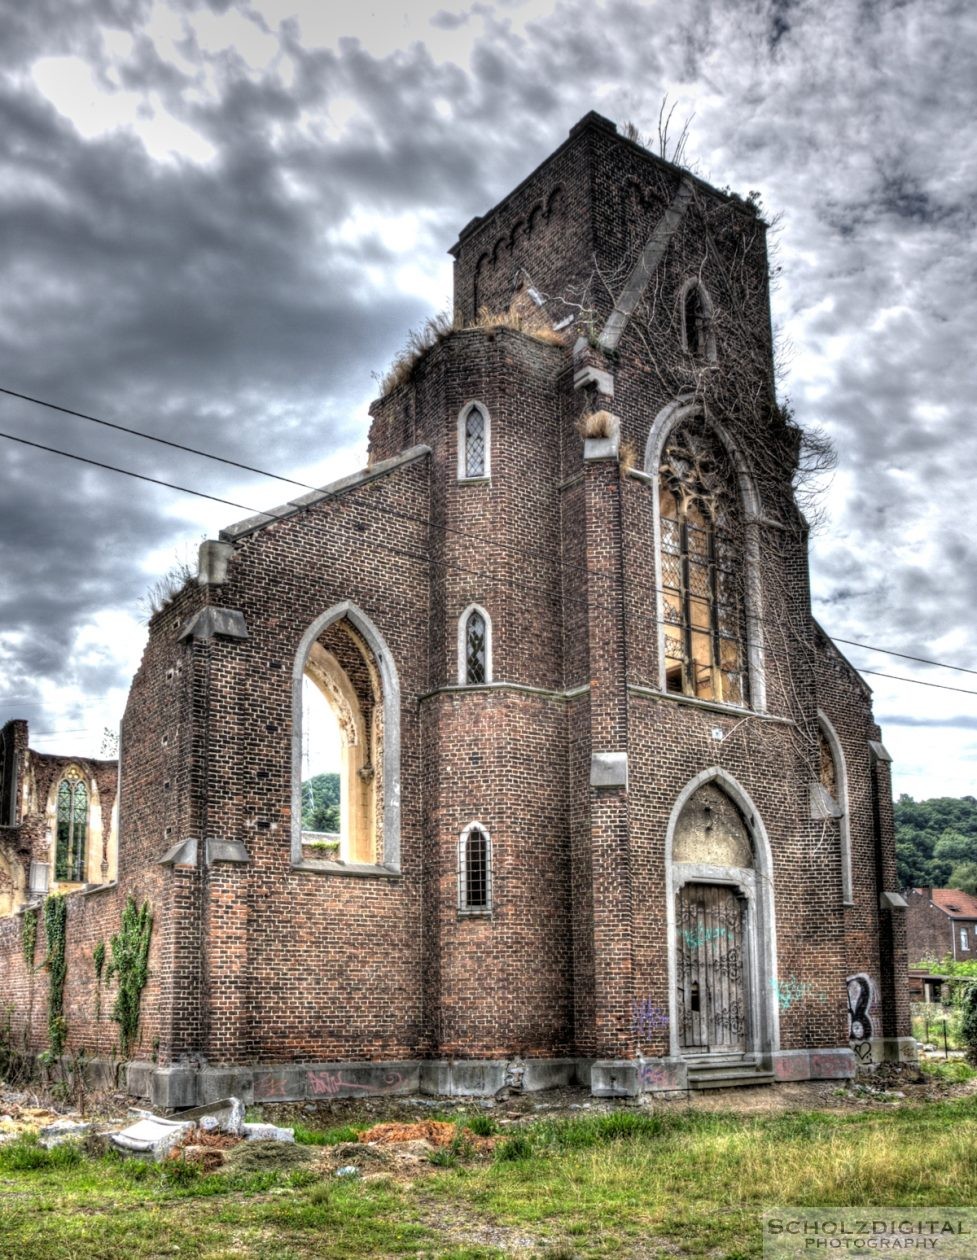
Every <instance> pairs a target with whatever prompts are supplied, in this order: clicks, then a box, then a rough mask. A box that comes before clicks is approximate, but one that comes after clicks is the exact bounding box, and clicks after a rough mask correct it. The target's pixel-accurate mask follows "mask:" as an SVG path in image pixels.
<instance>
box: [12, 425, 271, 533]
mask: <svg viewBox="0 0 977 1260" xmlns="http://www.w3.org/2000/svg"><path fill="white" fill-rule="evenodd" d="M0 437H3V438H7V440H8V441H10V442H20V444H21V445H22V446H33V447H34V448H35V449H36V450H39V451H47V452H48V454H50V455H63V456H64V457H65V459H76V460H78V462H79V463H81V464H91V465H92V466H93V467H95V468H104V469H106V470H107V471H108V472H115V473H121V474H122V475H123V476H124V477H136V478H138V479H139V480H140V481H151V482H152V483H153V485H154V486H165V487H166V488H167V490H179V491H181V493H183V494H193V495H196V497H197V498H198V499H210V500H211V502H213V503H223V504H225V506H227V507H232V508H239V509H240V510H241V511H242V512H250V513H252V515H254V516H267V517H268V518H269V519H270V520H275V519H276V518H275V516H274V515H273V514H272V513H271V512H260V511H258V510H257V509H255V508H251V507H248V506H247V504H246V503H235V502H234V500H233V499H221V498H218V496H217V495H216V494H205V493H204V492H203V490H191V489H190V487H189V486H178V485H177V484H176V483H175V482H173V481H161V480H160V478H159V477H149V476H147V475H146V474H145V473H137V472H132V471H131V470H130V469H128V468H117V467H116V466H115V464H103V463H102V462H101V460H98V459H89V458H88V456H87V455H72V453H71V452H70V451H62V450H59V449H58V448H57V447H56V446H44V445H43V443H41V442H30V441H28V439H27V438H22V437H15V436H14V435H13V434H12V433H0Z"/></svg>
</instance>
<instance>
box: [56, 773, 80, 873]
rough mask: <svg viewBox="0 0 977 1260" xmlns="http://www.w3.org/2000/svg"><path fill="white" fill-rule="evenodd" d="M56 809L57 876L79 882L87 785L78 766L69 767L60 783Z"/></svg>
mask: <svg viewBox="0 0 977 1260" xmlns="http://www.w3.org/2000/svg"><path fill="white" fill-rule="evenodd" d="M55 808H56V814H55V818H56V836H55V858H54V871H55V879H57V880H58V881H60V882H65V883H71V884H78V883H81V882H82V881H83V880H84V878H85V856H86V847H87V841H88V787H87V785H86V784H85V782H84V779H83V778H82V773H81V771H80V770H79V769H78V767H77V766H69V767H68V769H67V770H66V771H65V773H64V778H63V779H62V780H61V782H60V783H59V784H58V795H57V804H56V807H55Z"/></svg>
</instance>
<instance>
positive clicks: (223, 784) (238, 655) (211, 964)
mask: <svg viewBox="0 0 977 1260" xmlns="http://www.w3.org/2000/svg"><path fill="white" fill-rule="evenodd" d="M428 494H429V468H428V459H427V458H420V459H417V460H415V461H414V462H412V463H409V464H407V465H403V466H401V467H400V468H398V469H397V470H396V471H394V472H391V473H388V474H385V475H382V476H379V477H377V478H376V479H374V480H371V481H368V482H365V483H362V484H360V485H359V486H358V487H356V488H355V489H353V490H350V491H348V492H346V493H345V494H344V495H343V496H342V497H340V498H338V499H336V500H334V501H329V500H326V501H322V502H320V503H317V504H315V505H313V506H311V507H309V508H307V509H306V510H304V511H301V512H297V513H295V514H293V515H291V516H289V517H287V518H285V519H283V520H281V521H278V522H276V523H274V524H272V525H269V526H267V527H265V528H261V529H258V530H256V531H255V532H253V533H251V534H246V535H244V536H243V537H240V538H238V539H237V541H236V543H235V554H234V555H233V556H232V558H231V560H230V564H229V568H228V581H227V584H226V585H224V586H222V587H220V588H219V590H220V602H221V604H222V605H223V606H224V607H227V608H232V609H235V610H238V611H240V612H241V613H242V614H243V616H244V619H245V622H246V625H247V634H248V637H247V638H246V639H221V638H214V639H211V640H209V641H207V642H206V643H199V644H198V645H197V648H196V649H195V650H196V651H199V652H202V653H205V654H206V658H207V664H206V673H207V676H208V679H209V681H208V683H207V689H206V701H204V700H201V708H200V710H199V712H197V713H196V714H195V717H194V722H195V726H196V729H197V730H198V732H199V733H200V736H201V738H202V740H203V741H204V745H205V747H206V751H207V758H206V761H204V760H202V757H201V756H198V758H197V762H196V764H197V768H198V773H199V774H200V775H201V790H202V792H203V794H204V795H205V797H206V800H207V802H208V807H207V815H206V822H205V824H204V830H205V833H206V836H207V838H208V839H210V840H220V841H222V842H225V843H227V842H230V843H231V844H235V845H241V846H243V849H244V851H245V853H246V855H247V860H246V861H243V862H231V861H223V860H215V861H214V862H213V863H212V865H210V866H209V867H204V866H201V867H200V870H199V872H198V875H199V878H200V880H201V885H202V898H203V911H202V914H203V919H202V922H203V940H202V948H203V951H204V962H203V970H204V974H205V976H206V988H205V991H204V993H203V999H202V1003H203V1009H204V1015H205V1028H204V1030H203V1035H202V1039H201V1045H200V1049H201V1052H202V1053H203V1054H204V1055H205V1057H206V1058H207V1059H208V1060H209V1061H210V1062H211V1063H242V1062H283V1063H287V1062H294V1061H301V1060H317V1059H319V1060H322V1059H367V1058H375V1059H381V1060H382V1059H388V1060H392V1059H398V1058H403V1057H405V1056H416V1055H417V1054H419V1053H421V1052H422V1050H423V1048H424V1046H425V1045H426V1044H427V1041H428V1039H429V1033H428V1030H427V1029H426V1028H425V1027H424V1025H423V1019H422V992H423V984H424V980H423V975H422V955H423V941H422V931H421V926H422V925H421V911H420V896H421V863H422V833H421V827H422V819H421V811H422V795H421V791H420V784H421V770H420V766H421V756H422V749H421V741H420V736H419V727H418V696H419V695H420V694H421V693H422V692H423V691H424V690H425V686H426V679H427V634H428V620H429V612H428V595H427V592H428V580H429V579H428V561H427V537H428V530H427V516H428ZM347 600H348V601H351V602H352V603H353V604H355V605H356V606H357V607H358V608H359V609H360V610H361V611H362V612H363V613H364V614H365V615H366V616H367V617H368V618H369V619H370V620H371V621H372V622H373V624H374V625H375V626H376V628H377V630H378V631H379V633H380V635H381V636H382V638H383V640H384V642H385V643H386V646H387V649H388V651H389V654H390V657H391V659H392V661H393V663H394V665H395V667H396V670H397V673H398V675H399V679H400V688H401V705H400V776H401V784H402V790H401V832H400V854H401V871H400V874H397V875H388V874H382V873H376V874H365V875H355V874H342V873H338V872H324V871H321V870H303V869H298V868H296V867H294V866H293V865H292V858H291V823H292V819H291V776H292V671H293V666H294V662H295V659H296V654H297V651H298V648H299V643H300V640H301V639H302V636H303V634H304V633H305V632H306V630H307V628H308V627H309V626H310V625H311V624H312V623H313V622H314V621H315V620H316V619H317V618H318V617H320V616H321V615H322V614H323V613H325V612H327V611H328V610H329V609H330V608H332V607H333V606H335V605H337V604H339V603H341V602H343V601H347ZM391 738H392V732H388V731H385V732H384V739H385V740H388V739H391Z"/></svg>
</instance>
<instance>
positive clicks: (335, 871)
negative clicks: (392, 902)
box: [292, 858, 403, 879]
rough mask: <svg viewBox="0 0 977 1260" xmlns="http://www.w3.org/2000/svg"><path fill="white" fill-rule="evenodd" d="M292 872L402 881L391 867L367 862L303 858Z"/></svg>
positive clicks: (294, 863)
mask: <svg viewBox="0 0 977 1260" xmlns="http://www.w3.org/2000/svg"><path fill="white" fill-rule="evenodd" d="M292 870H293V871H302V872H304V873H306V874H310V875H353V876H357V877H360V878H362V877H366V878H369V877H371V876H373V877H379V878H380V879H402V878H403V873H402V872H401V871H398V870H396V869H394V868H393V867H391V866H377V865H375V864H373V863H369V862H330V861H328V860H327V859H325V858H323V859H322V860H316V859H314V858H303V859H302V861H301V862H293V863H292Z"/></svg>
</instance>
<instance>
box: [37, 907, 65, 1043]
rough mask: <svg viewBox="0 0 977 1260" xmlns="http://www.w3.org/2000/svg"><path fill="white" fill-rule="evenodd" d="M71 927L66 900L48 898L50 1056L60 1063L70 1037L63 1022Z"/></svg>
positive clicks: (46, 911)
mask: <svg viewBox="0 0 977 1260" xmlns="http://www.w3.org/2000/svg"><path fill="white" fill-rule="evenodd" d="M67 923H68V903H67V901H66V900H65V898H64V897H48V898H46V899H45V902H44V935H45V937H46V939H47V958H45V960H44V964H43V965H44V966H45V967H46V968H47V972H48V975H49V976H50V980H51V988H50V998H49V1001H48V1035H49V1037H50V1039H51V1047H50V1054H51V1057H52V1058H54V1059H60V1057H61V1055H62V1054H63V1053H64V1046H65V1041H66V1040H67V1036H68V1025H67V1023H66V1022H65V1018H64V982H65V977H66V976H67V974H68V961H67V958H66V956H65V944H66V934H67Z"/></svg>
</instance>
